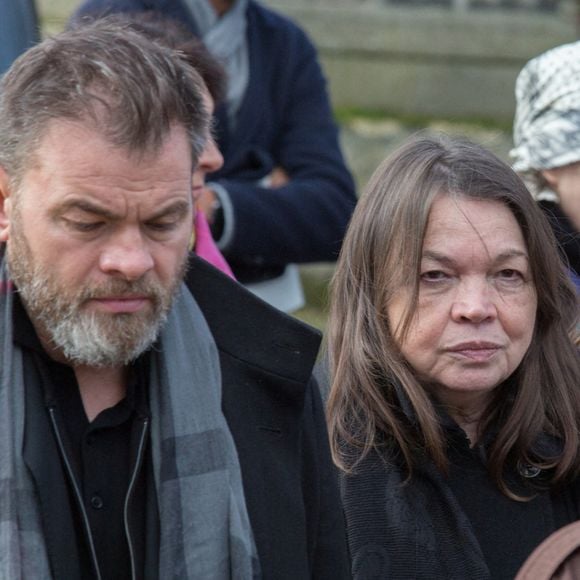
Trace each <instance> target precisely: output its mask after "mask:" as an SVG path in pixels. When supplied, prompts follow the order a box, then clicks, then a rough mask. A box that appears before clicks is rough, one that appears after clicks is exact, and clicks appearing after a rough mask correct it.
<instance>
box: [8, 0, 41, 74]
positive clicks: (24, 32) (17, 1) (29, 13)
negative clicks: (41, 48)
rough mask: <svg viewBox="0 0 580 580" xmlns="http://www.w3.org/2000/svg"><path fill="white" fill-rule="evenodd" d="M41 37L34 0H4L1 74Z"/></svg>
mask: <svg viewBox="0 0 580 580" xmlns="http://www.w3.org/2000/svg"><path fill="white" fill-rule="evenodd" d="M39 38H40V31H39V27H38V15H37V13H36V5H35V3H34V0H3V2H2V3H1V4H0V39H1V40H0V75H1V74H2V73H3V72H4V71H6V69H7V68H8V67H9V66H10V65H11V64H12V62H13V61H14V59H15V58H17V57H18V56H20V55H21V54H22V53H23V52H24V51H25V50H26V49H27V48H30V47H31V46H32V45H33V44H34V43H36V42H38V40H39Z"/></svg>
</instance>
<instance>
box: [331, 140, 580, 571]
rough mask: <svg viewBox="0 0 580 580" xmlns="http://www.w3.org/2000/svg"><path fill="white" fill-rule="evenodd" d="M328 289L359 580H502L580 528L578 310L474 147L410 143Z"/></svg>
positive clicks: (397, 156) (364, 213) (362, 209)
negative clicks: (566, 531)
mask: <svg viewBox="0 0 580 580" xmlns="http://www.w3.org/2000/svg"><path fill="white" fill-rule="evenodd" d="M331 290H332V293H331V310H330V315H329V338H328V349H329V355H330V370H331V381H332V383H331V391H330V395H329V400H328V409H327V416H328V420H329V431H330V435H331V446H332V448H333V453H334V457H335V461H336V463H337V464H338V465H339V467H340V468H341V469H342V471H343V474H342V481H341V487H342V497H343V505H344V509H345V514H346V520H347V535H348V543H349V550H350V554H351V557H352V571H353V576H354V578H355V579H356V580H370V579H374V578H396V579H397V580H405V579H414V580H448V579H449V578H456V579H459V578H462V579H463V578H469V579H470V580H473V579H480V580H491V579H493V580H508V579H510V580H511V579H513V578H514V575H515V574H516V572H517V570H518V569H519V568H520V566H521V565H522V564H523V562H524V560H525V559H526V558H527V557H528V555H529V554H530V553H531V552H532V550H533V549H534V548H535V547H536V546H537V545H538V544H540V543H541V542H542V540H544V538H546V537H547V536H548V535H549V534H551V533H552V532H553V531H554V530H556V529H558V528H560V527H562V526H565V525H567V524H568V523H570V522H572V521H575V520H578V519H579V518H580V479H579V471H580V390H579V389H578V385H579V384H580V359H579V357H578V352H577V348H576V346H575V344H574V342H573V338H572V336H571V334H570V330H571V329H573V328H574V325H575V323H576V321H577V319H578V308H577V301H576V294H575V292H574V288H573V286H572V284H571V282H570V280H569V277H568V274H567V272H566V269H565V267H564V265H563V263H562V260H561V259H560V257H559V256H558V250H557V247H556V241H555V239H554V236H553V233H552V231H551V229H550V226H549V224H548V222H547V220H546V218H545V217H544V215H543V214H542V212H541V211H540V210H539V208H538V207H537V205H536V203H535V202H534V200H533V199H532V197H531V196H530V194H529V192H528V191H527V189H526V188H525V186H524V184H523V183H522V181H521V180H520V178H519V177H518V176H517V175H516V174H515V173H514V172H513V171H512V170H511V169H510V168H509V167H508V166H507V165H506V164H505V163H503V162H502V161H500V160H499V159H498V158H496V157H495V156H494V155H492V154H491V153H489V152H488V151H486V150H484V149H483V148H481V147H480V146H478V145H474V144H471V143H469V142H466V141H462V140H450V139H448V138H444V137H439V138H437V137H432V138H425V137H423V138H417V139H414V140H412V141H410V142H408V143H407V144H405V145H403V146H402V147H401V148H400V149H398V150H397V151H396V152H395V153H393V155H392V156H390V157H389V158H388V159H387V160H386V161H385V162H384V163H383V164H382V165H381V166H380V167H379V168H378V169H377V171H376V172H375V174H374V176H373V177H372V179H371V181H370V184H369V186H368V187H367V190H366V192H365V193H364V194H363V196H362V197H361V199H360V201H359V205H358V207H357V209H356V210H355V212H354V215H353V219H352V221H351V224H350V226H349V229H348V232H347V234H346V237H345V241H344V245H343V248H342V251H341V255H340V258H339V260H338V263H337V269H336V273H335V277H334V280H333V283H332V289H331Z"/></svg>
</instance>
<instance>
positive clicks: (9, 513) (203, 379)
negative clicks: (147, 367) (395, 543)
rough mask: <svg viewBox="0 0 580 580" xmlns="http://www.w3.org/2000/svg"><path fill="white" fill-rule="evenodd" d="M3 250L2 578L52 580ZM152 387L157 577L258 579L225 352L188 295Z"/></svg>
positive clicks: (166, 332) (173, 316) (165, 338)
mask: <svg viewBox="0 0 580 580" xmlns="http://www.w3.org/2000/svg"><path fill="white" fill-rule="evenodd" d="M2 253H3V248H2V247H0V317H1V328H0V356H1V361H0V362H1V366H0V578H10V579H11V580H19V579H22V580H28V579H31V578H34V579H35V580H45V579H46V580H49V579H50V569H49V563H48V558H47V554H46V549H45V545H44V538H43V535H42V526H41V518H40V514H39V512H38V504H37V499H36V497H35V494H34V489H33V486H32V481H31V480H30V476H29V474H28V472H27V470H26V468H25V466H24V462H23V459H22V448H23V439H24V412H25V406H24V385H23V369H22V354H21V352H20V350H19V348H18V347H17V346H16V345H14V343H13V341H12V303H13V287H12V285H11V284H10V282H9V281H8V274H7V269H6V265H5V263H4V260H3V255H2ZM148 356H151V357H152V361H151V362H152V364H151V377H150V381H149V389H150V401H151V410H152V424H151V429H152V431H151V448H152V454H153V455H152V457H153V466H154V472H155V481H156V487H157V498H158V504H159V514H160V526H161V539H160V542H161V545H160V553H159V577H160V578H180V579H184V580H187V579H194V578H204V579H208V580H210V579H211V580H226V579H230V578H234V579H236V580H238V579H239V580H251V579H257V578H259V577H260V572H259V563H258V559H257V553H256V548H255V544H254V540H253V535H252V531H251V527H250V522H249V518H248V514H247V510H246V504H245V499H244V495H243V488H242V480H241V472H240V466H239V462H238V457H237V452H236V449H235V445H234V442H233V439H232V435H231V433H230V431H229V428H228V426H227V423H226V421H225V418H224V416H223V414H222V412H221V379H220V371H219V360H218V355H217V349H216V346H215V343H214V341H213V338H212V336H211V334H210V332H209V329H208V327H207V324H206V322H205V320H204V318H203V315H202V313H201V311H200V310H199V308H198V306H197V304H196V303H195V301H194V300H193V298H192V296H191V295H190V294H189V292H188V291H187V289H186V288H185V287H184V286H183V287H182V289H181V292H180V293H179V295H178V297H177V298H176V301H175V304H174V306H173V309H172V311H171V313H170V314H169V318H168V321H167V324H166V325H165V327H164V329H163V331H162V334H161V339H160V341H159V345H158V348H156V349H154V350H152V351H151V352H150V354H149V355H148Z"/></svg>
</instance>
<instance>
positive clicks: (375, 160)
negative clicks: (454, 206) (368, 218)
mask: <svg viewBox="0 0 580 580" xmlns="http://www.w3.org/2000/svg"><path fill="white" fill-rule="evenodd" d="M263 2H264V3H265V4H267V5H269V6H271V7H272V8H275V9H277V10H279V11H280V12H283V13H284V14H286V15H287V16H289V17H291V18H292V19H294V20H296V21H297V22H298V23H299V24H300V25H301V26H302V27H303V28H304V29H305V30H306V31H307V32H308V33H309V35H310V37H311V38H312V40H313V41H314V43H315V44H316V46H317V47H318V50H319V54H320V57H321V60H322V64H323V67H324V69H325V72H326V75H327V78H328V83H329V87H330V93H331V97H332V101H333V105H334V109H335V114H336V117H337V119H338V121H339V123H340V127H341V141H342V145H343V150H344V153H345V155H346V158H347V161H348V164H349V167H350V169H351V171H352V172H353V174H354V175H355V179H356V182H357V186H358V191H359V193H360V192H362V191H363V190H364V186H365V183H366V182H367V181H368V179H369V177H370V175H371V174H372V172H373V171H374V169H375V168H376V167H377V165H378V164H379V163H380V162H381V161H382V160H383V159H384V158H385V157H386V156H387V155H388V153H389V152H390V151H391V150H392V149H393V148H395V147H396V146H397V145H399V144H400V143H401V141H403V140H404V139H405V138H406V137H408V136H409V135H411V134H413V133H415V132H417V131H420V130H426V131H430V130H442V131H445V132H447V133H450V134H462V135H466V136H468V137H470V138H471V139H473V140H475V141H478V142H480V143H482V144H483V145H485V146H487V147H488V148H490V149H491V150H493V151H494V152H495V153H496V154H498V155H499V156H500V157H502V158H503V159H505V160H506V161H507V160H508V153H509V150H510V148H511V141H512V137H511V124H512V119H513V113H514V107H515V99H514V85H515V80H516V77H517V74H518V72H519V71H520V69H521V68H522V66H523V65H524V64H525V63H526V62H527V61H528V60H529V59H530V58H532V57H534V56H536V55H538V54H540V53H541V52H543V51H545V50H547V49H549V48H551V47H555V46H558V45H560V44H564V43H566V42H572V41H574V40H577V39H578V37H579V23H580V18H579V13H580V0H263ZM76 5H77V0H37V8H38V12H39V16H40V19H41V23H42V31H43V34H44V35H49V34H52V33H55V32H58V31H59V30H60V29H62V27H63V26H64V23H65V22H66V20H67V19H68V16H69V15H70V14H71V12H72V10H73V9H74V7H75V6H76ZM332 271H333V266H332V265H331V264H313V265H308V266H303V267H302V268H301V275H302V278H303V281H304V286H305V290H306V295H307V306H306V307H305V308H304V309H302V310H301V311H299V312H297V313H296V315H297V316H298V317H299V318H302V319H304V320H306V321H308V322H309V323H311V324H313V325H315V326H318V327H319V328H321V329H324V326H325V320H326V299H327V285H328V281H329V279H330V277H331V276H332Z"/></svg>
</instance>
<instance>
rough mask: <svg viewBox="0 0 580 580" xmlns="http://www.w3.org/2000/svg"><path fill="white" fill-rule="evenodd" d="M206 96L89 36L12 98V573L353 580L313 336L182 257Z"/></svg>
mask: <svg viewBox="0 0 580 580" xmlns="http://www.w3.org/2000/svg"><path fill="white" fill-rule="evenodd" d="M206 90H207V89H206V88H205V86H204V85H203V82H202V80H201V78H200V76H199V75H198V74H197V73H196V72H195V70H194V69H193V68H192V67H191V66H189V64H187V63H186V62H185V61H184V60H183V58H182V57H181V56H180V55H179V53H177V52H175V51H173V50H171V49H169V48H167V47H164V46H162V45H160V44H156V43H154V42H151V41H149V40H148V39H146V38H145V37H144V36H142V35H140V34H138V33H136V32H134V31H131V30H129V29H127V28H126V27H120V26H118V25H115V24H112V23H106V22H98V23H95V24H93V25H89V26H86V27H84V28H83V29H82V30H78V31H69V32H66V33H63V34H62V35H59V36H57V37H55V38H54V39H50V40H47V41H44V42H43V43H41V44H39V45H38V46H36V47H34V48H32V49H30V50H29V51H28V52H27V53H26V54H25V55H24V56H23V57H22V58H21V59H19V60H18V61H17V62H16V63H15V64H14V65H13V66H12V67H11V68H10V70H9V71H8V72H7V73H6V75H5V76H4V77H3V79H2V81H1V85H0V353H1V355H0V356H1V357H2V360H1V364H0V415H1V417H0V472H1V474H0V479H1V481H2V485H0V505H1V506H2V534H0V553H1V554H2V558H1V559H0V577H2V578H19V577H20V578H47V579H48V578H52V579H56V580H81V579H83V580H86V579H89V578H95V579H105V578H106V579H107V580H109V579H113V580H114V579H123V580H125V579H127V578H143V579H146V580H149V579H164V578H180V579H184V580H187V579H188V578H208V579H210V578H211V579H215V580H219V579H229V578H234V577H235V578H241V579H248V580H249V579H254V578H271V579H287V580H294V579H295V578H317V579H318V578H327V579H329V580H330V579H334V578H347V577H348V565H347V555H346V545H345V538H344V528H343V522H342V512H341V509H340V505H339V498H338V490H337V487H336V481H335V480H334V472H333V468H332V465H331V462H330V456H329V450H328V446H327V438H326V429H325V423H324V417H323V414H322V410H321V402H320V397H319V394H318V391H317V386H316V384H315V382H314V381H312V380H311V379H310V375H311V369H312V366H313V364H314V360H315V357H316V352H317V348H318V344H319V340H320V337H319V335H318V333H317V332H315V331H313V330H311V329H310V328H308V327H306V326H304V325H303V324H302V323H299V322H298V321H295V320H292V319H289V318H288V317H286V316H284V315H281V314H280V313H279V312H278V311H276V310H275V309H273V308H271V307H269V306H268V305H265V304H263V303H262V302H261V301H260V300H258V299H257V298H255V297H254V296H252V295H251V294H250V293H249V292H247V291H246V290H244V289H243V288H242V287H240V286H239V285H238V284H237V283H235V282H234V281H232V280H231V279H230V278H228V277H227V276H225V275H224V274H222V273H220V272H219V271H218V270H216V269H215V268H213V267H212V266H211V265H209V264H207V263H206V262H204V261H203V260H201V259H199V258H197V257H195V256H193V255H191V254H189V252H188V245H189V240H190V236H191V232H192V224H193V221H192V212H193V199H192V175H193V172H194V169H195V167H196V164H197V161H198V158H199V156H200V155H201V154H202V152H203V151H204V147H205V144H206V140H207V137H208V132H209V117H210V115H209V111H208V109H207V107H206V106H205V104H204V94H205V91H206Z"/></svg>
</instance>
